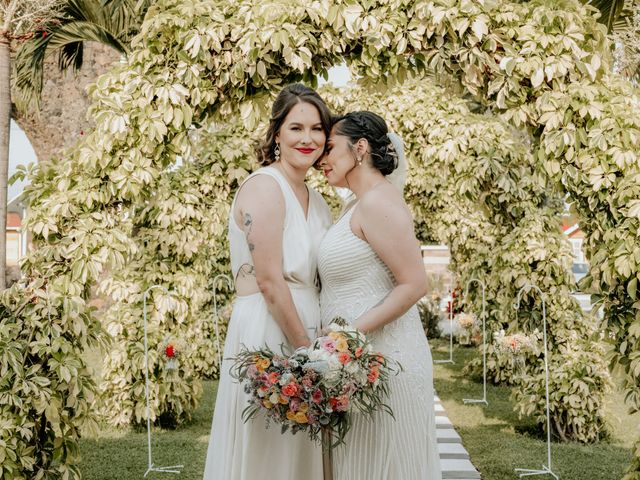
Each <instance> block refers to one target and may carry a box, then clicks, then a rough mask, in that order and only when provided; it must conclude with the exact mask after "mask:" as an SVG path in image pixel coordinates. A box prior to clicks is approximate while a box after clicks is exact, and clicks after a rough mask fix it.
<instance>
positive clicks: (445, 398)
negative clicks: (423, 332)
mask: <svg viewBox="0 0 640 480" xmlns="http://www.w3.org/2000/svg"><path fill="white" fill-rule="evenodd" d="M448 345H449V344H448V342H446V341H440V340H438V341H431V348H432V353H433V357H434V359H440V358H443V359H444V358H448V357H447V355H448ZM475 355H477V351H476V349H471V348H464V347H459V348H458V347H454V353H453V358H454V360H455V361H456V364H455V365H451V364H439V365H436V366H435V375H434V383H435V388H436V390H437V392H438V395H439V396H440V399H441V400H442V404H443V406H444V408H445V410H446V412H447V415H448V416H449V419H450V420H451V421H452V422H453V424H454V425H455V428H456V430H457V431H458V433H459V434H460V436H461V437H462V442H463V444H464V446H465V447H466V449H467V450H468V452H469V455H470V456H471V461H472V462H473V464H474V465H475V466H476V468H477V469H478V470H479V471H480V473H481V474H482V478H483V479H484V480H507V479H509V480H512V479H516V478H518V477H517V476H516V475H515V474H514V468H533V469H537V468H540V467H541V466H542V464H543V463H546V457H547V448H546V437H544V438H542V439H541V438H536V437H535V436H530V435H528V434H526V433H517V432H527V431H531V430H532V428H531V427H532V426H533V423H532V422H530V421H528V420H527V419H523V420H518V416H517V415H516V414H515V413H514V412H513V408H512V404H511V402H510V401H509V394H510V389H509V388H505V387H495V386H491V385H489V386H488V388H487V400H488V401H489V406H488V407H481V406H470V405H464V404H463V402H462V398H482V384H481V383H475V382H473V381H470V380H468V379H467V378H466V377H465V376H464V375H463V374H462V368H463V366H464V364H465V363H466V362H467V361H468V360H470V359H472V358H473V357H474V356H475ZM623 400H624V398H623V395H622V394H621V393H620V392H615V393H612V394H611V397H610V399H609V402H608V405H607V414H608V418H609V421H610V424H611V428H610V430H611V438H610V440H609V441H608V442H606V443H605V442H602V443H599V444H595V445H586V446H585V445H580V444H560V443H553V444H552V446H551V462H552V469H553V471H554V472H555V473H556V474H557V475H559V476H560V478H561V479H562V480H619V479H620V478H622V475H623V472H624V470H625V469H626V467H627V465H628V463H629V461H630V459H631V452H630V448H631V446H632V444H633V442H634V440H635V437H634V435H638V434H639V432H638V425H639V424H640V416H638V415H635V416H633V417H632V416H629V415H627V413H626V408H625V407H624V403H623ZM528 478H541V479H546V478H551V477H550V476H546V477H542V476H540V477H528Z"/></svg>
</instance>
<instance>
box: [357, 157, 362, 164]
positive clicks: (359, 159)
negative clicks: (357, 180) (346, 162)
mask: <svg viewBox="0 0 640 480" xmlns="http://www.w3.org/2000/svg"><path fill="white" fill-rule="evenodd" d="M356 165H358V166H360V165H362V157H356Z"/></svg>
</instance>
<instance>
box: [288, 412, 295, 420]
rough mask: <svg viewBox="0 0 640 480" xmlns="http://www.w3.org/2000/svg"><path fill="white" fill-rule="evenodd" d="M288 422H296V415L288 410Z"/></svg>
mask: <svg viewBox="0 0 640 480" xmlns="http://www.w3.org/2000/svg"><path fill="white" fill-rule="evenodd" d="M287 420H291V421H293V422H295V421H296V414H295V413H294V411H293V410H287Z"/></svg>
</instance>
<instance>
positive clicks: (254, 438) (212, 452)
mask: <svg viewBox="0 0 640 480" xmlns="http://www.w3.org/2000/svg"><path fill="white" fill-rule="evenodd" d="M254 175H269V176H271V177H272V178H274V179H275V180H276V181H277V182H278V184H279V185H280V189H281V190H282V194H283V196H284V200H285V209H286V214H285V223H284V231H283V239H282V254H283V258H282V263H283V265H282V269H283V273H284V278H285V280H286V281H287V283H288V284H289V287H290V290H291V295H292V297H293V302H294V304H295V306H296V309H297V311H298V313H299V315H300V319H301V320H302V321H303V323H304V324H305V326H306V327H307V329H308V330H309V336H310V337H314V336H315V335H316V333H317V331H319V327H320V306H319V299H318V287H317V281H316V278H317V269H316V255H317V250H318V246H319V244H320V240H321V239H322V237H323V236H324V233H325V232H326V231H327V229H328V228H329V226H330V225H331V213H330V211H329V208H328V206H327V204H326V203H325V201H324V199H323V198H322V196H321V195H320V194H319V193H318V192H316V191H314V190H313V189H311V188H309V209H308V213H307V217H306V218H305V216H304V211H303V210H302V206H301V205H300V202H299V201H298V200H297V198H296V196H295V194H294V193H293V190H292V189H291V187H290V186H289V184H288V183H287V181H286V179H285V178H284V177H283V176H282V174H281V173H280V172H279V170H277V169H276V168H274V167H265V168H261V169H260V170H258V171H257V172H255V173H253V174H252V175H251V176H254ZM231 212H232V213H231V215H230V217H229V248H230V251H231V270H232V273H233V275H234V278H235V276H236V275H237V273H238V270H239V269H240V268H241V267H242V265H244V264H252V263H253V262H252V258H251V253H250V251H249V246H248V245H247V240H246V237H245V234H244V232H243V231H242V230H241V229H240V227H239V226H238V225H236V223H235V220H234V218H233V208H232V209H231ZM286 343H287V341H286V338H285V336H284V333H282V330H281V329H280V327H279V326H278V324H277V323H276V321H275V320H274V319H273V317H272V316H271V314H270V313H269V310H268V308H267V304H266V302H265V300H264V297H263V296H262V294H261V293H255V294H253V295H246V296H239V297H236V300H235V302H234V304H233V313H232V314H231V320H230V321H229V329H228V332H227V338H226V341H225V346H224V360H223V362H222V368H221V370H220V372H221V375H220V383H219V385H218V396H217V397H216V406H215V411H214V416H213V426H212V429H211V438H210V440H209V448H208V451H207V461H206V464H205V471H204V480H257V479H260V480H302V479H305V480H321V479H322V450H321V448H320V446H319V445H317V444H316V443H313V442H311V441H310V440H309V439H308V437H307V436H306V435H305V434H304V433H298V434H296V435H292V434H291V433H286V434H284V435H283V434H281V433H280V427H279V426H278V425H271V427H270V428H269V429H267V428H265V420H264V417H263V416H260V415H259V416H258V417H256V418H254V419H252V420H249V421H248V422H246V423H245V422H243V421H242V411H243V410H244V409H245V407H246V406H247V405H248V398H249V397H248V395H247V394H246V393H245V392H244V390H243V387H242V385H240V384H238V383H237V382H236V381H235V380H234V379H232V378H231V376H230V375H229V368H230V367H231V365H232V362H231V361H230V358H231V357H233V356H235V355H236V354H237V353H238V351H239V350H240V348H241V347H243V346H246V347H247V348H250V349H253V348H256V349H258V348H263V347H264V346H265V345H268V346H269V347H271V349H272V350H274V351H280V345H282V344H286Z"/></svg>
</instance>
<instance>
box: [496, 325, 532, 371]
mask: <svg viewBox="0 0 640 480" xmlns="http://www.w3.org/2000/svg"><path fill="white" fill-rule="evenodd" d="M541 342H542V332H540V331H539V330H538V329H535V330H534V331H533V332H532V333H531V334H530V335H526V334H524V333H520V332H516V333H512V334H509V335H507V334H506V333H505V331H504V330H499V331H497V332H494V334H493V346H494V349H495V352H496V357H497V359H498V362H500V363H501V364H503V365H505V366H506V367H507V368H508V369H509V370H510V371H511V372H512V373H513V375H512V376H513V377H514V380H515V381H517V380H518V379H521V378H522V377H523V376H524V375H525V374H526V372H525V366H526V361H527V359H528V358H529V357H533V358H532V360H533V362H535V358H537V357H538V356H539V355H540V352H541V350H540V348H541V347H540V344H541Z"/></svg>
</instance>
